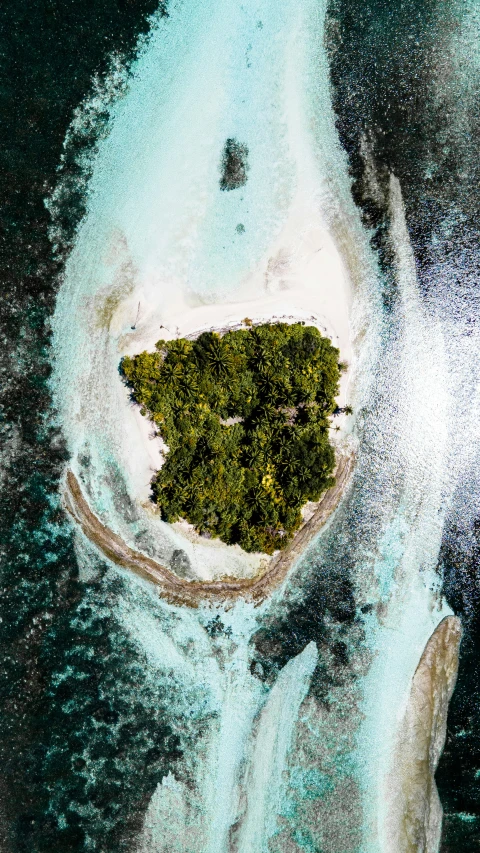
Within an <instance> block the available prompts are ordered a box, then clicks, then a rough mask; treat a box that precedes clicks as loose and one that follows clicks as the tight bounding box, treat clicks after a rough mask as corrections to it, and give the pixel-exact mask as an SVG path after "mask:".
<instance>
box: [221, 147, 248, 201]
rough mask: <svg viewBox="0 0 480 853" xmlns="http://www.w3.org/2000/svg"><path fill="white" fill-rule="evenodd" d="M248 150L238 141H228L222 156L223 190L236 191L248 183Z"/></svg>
mask: <svg viewBox="0 0 480 853" xmlns="http://www.w3.org/2000/svg"><path fill="white" fill-rule="evenodd" d="M247 158H248V148H247V146H246V145H243V144H242V143H240V142H238V141H237V140H236V139H227V141H226V143H225V148H224V149H223V155H222V163H221V170H222V177H221V179H220V189H221V190H236V189H238V187H243V186H244V185H245V184H246V183H247V172H248V160H247Z"/></svg>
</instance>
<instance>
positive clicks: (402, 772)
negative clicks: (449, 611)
mask: <svg viewBox="0 0 480 853" xmlns="http://www.w3.org/2000/svg"><path fill="white" fill-rule="evenodd" d="M461 635H462V629H461V623H460V620H459V619H457V617H456V616H446V617H445V619H442V621H441V622H440V624H439V625H438V627H437V628H436V630H435V631H434V633H433V634H432V636H431V637H430V639H429V641H428V643H427V645H426V647H425V650H424V652H423V654H422V657H421V659H420V663H419V664H418V667H417V669H416V672H415V675H414V677H413V681H412V686H411V690H410V696H409V698H408V703H407V708H406V711H405V715H404V717H403V720H402V724H401V728H400V733H399V738H398V744H397V748H396V752H395V758H394V769H393V770H392V772H391V774H390V779H389V785H388V787H389V796H390V797H391V806H390V809H389V811H390V818H389V821H388V823H389V826H388V832H387V837H388V840H389V846H388V851H391V853H437V850H438V847H439V843H440V836H441V828H442V807H441V804H440V799H439V796H438V792H437V787H436V784H435V778H434V774H435V770H436V768H437V764H438V761H439V758H440V755H441V753H442V749H443V745H444V743H445V735H446V729H447V711H448V704H449V702H450V698H451V696H452V693H453V689H454V687H455V681H456V678H457V669H458V653H459V646H460V640H461Z"/></svg>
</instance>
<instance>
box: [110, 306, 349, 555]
mask: <svg viewBox="0 0 480 853" xmlns="http://www.w3.org/2000/svg"><path fill="white" fill-rule="evenodd" d="M343 369H344V365H343V364H342V363H341V362H340V361H339V351H338V349H336V348H335V347H334V346H332V343H331V341H330V340H329V339H328V338H326V337H324V336H322V334H321V333H320V332H319V330H318V329H317V328H316V327H314V326H306V325H305V324H304V323H292V324H288V323H263V324H261V325H257V326H252V325H248V323H245V327H244V328H240V329H236V330H234V331H227V332H225V334H221V333H218V332H204V333H203V334H201V335H199V336H198V337H197V338H196V339H195V340H190V339H186V338H181V339H177V340H173V341H168V342H167V341H164V340H160V341H158V343H157V344H156V350H155V352H153V353H149V352H142V353H140V354H138V355H135V356H133V357H129V356H125V357H124V358H123V359H122V362H121V371H122V373H123V375H124V377H125V379H126V381H127V382H128V384H129V385H130V387H131V388H132V396H133V399H134V400H135V401H136V402H137V403H139V404H140V405H141V406H142V414H143V415H145V416H148V417H149V418H150V419H151V420H152V421H153V422H154V424H155V425H156V429H157V431H158V433H159V434H160V436H161V437H162V439H163V441H164V442H165V444H166V446H167V449H168V452H166V455H165V461H164V463H163V465H162V467H161V468H160V470H159V471H158V472H157V474H156V475H155V477H154V479H153V481H152V489H153V498H154V500H155V501H156V503H157V504H158V506H159V508H160V511H161V514H162V518H163V519H164V520H165V521H167V522H169V523H173V522H176V521H178V520H179V519H184V520H186V521H188V522H189V523H190V524H192V525H193V526H194V528H195V530H196V531H197V532H198V533H199V534H200V535H202V536H206V537H218V538H219V539H221V540H222V541H223V542H225V543H226V544H229V545H234V544H238V545H240V546H241V547H242V548H243V549H244V550H245V551H249V552H254V551H255V552H258V551H260V552H263V553H266V554H272V553H273V552H274V551H277V550H282V549H284V548H285V547H286V546H287V545H288V543H289V542H290V541H291V540H292V538H293V535H294V533H295V532H296V531H297V530H298V528H299V527H300V526H301V524H302V514H301V510H302V507H303V506H304V505H305V504H306V503H307V502H308V501H318V500H320V497H321V495H322V494H323V492H325V490H326V489H328V488H330V487H331V486H332V485H333V484H334V477H333V472H334V469H335V452H334V449H333V447H332V445H331V443H330V440H329V427H330V423H329V418H330V416H331V414H332V413H333V411H334V410H335V407H336V402H335V397H336V395H337V394H338V388H339V380H340V375H341V372H342V370H343Z"/></svg>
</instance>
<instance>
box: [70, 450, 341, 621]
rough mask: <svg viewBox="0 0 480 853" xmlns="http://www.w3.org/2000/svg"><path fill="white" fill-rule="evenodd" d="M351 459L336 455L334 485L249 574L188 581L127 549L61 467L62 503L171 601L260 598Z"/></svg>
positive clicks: (336, 495)
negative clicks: (280, 547)
mask: <svg viewBox="0 0 480 853" xmlns="http://www.w3.org/2000/svg"><path fill="white" fill-rule="evenodd" d="M353 463H354V457H353V454H352V455H349V456H343V457H341V458H340V460H339V462H338V465H337V471H336V482H335V485H334V486H332V488H331V489H328V491H327V492H325V494H324V496H323V498H322V499H321V500H320V501H319V503H318V505H317V508H316V510H315V512H314V513H313V515H312V516H311V518H310V519H309V520H308V521H306V522H305V523H304V524H303V525H302V527H301V528H300V529H299V530H298V532H297V533H296V535H295V536H294V538H293V540H292V542H291V543H290V545H289V546H288V547H287V548H285V550H284V551H280V552H279V553H277V554H275V555H274V556H273V557H272V558H271V559H270V562H269V564H268V566H267V568H266V569H265V570H264V571H263V572H261V573H259V574H257V575H256V576H255V577H249V578H239V579H234V578H224V579H221V580H215V581H189V580H185V579H183V578H181V577H179V576H178V575H176V574H175V573H174V572H172V571H171V570H170V569H168V568H166V566H162V565H161V564H160V563H158V562H157V561H156V560H153V559H151V558H150V557H147V556H146V555H145V554H142V553H141V552H140V551H135V550H133V549H132V548H130V547H129V546H128V545H127V544H126V542H124V541H123V539H121V537H120V536H117V535H116V534H115V533H113V531H111V530H109V528H108V527H106V526H105V525H104V524H102V522H101V521H100V520H99V518H98V517H97V516H96V515H95V514H94V513H93V512H92V510H91V509H90V507H89V505H88V502H87V501H86V499H85V497H84V495H83V493H82V489H81V487H80V484H79V482H78V480H77V478H76V477H75V474H74V473H73V472H72V471H68V472H67V477H66V483H65V492H64V498H65V506H66V509H67V510H68V512H69V513H70V515H71V516H72V518H73V519H74V520H75V521H76V522H77V523H78V524H79V526H80V527H81V529H82V531H83V533H84V534H85V536H87V538H88V539H89V540H90V541H91V542H92V543H93V544H94V545H96V547H97V548H98V549H99V550H100V551H101V552H102V553H103V554H104V555H105V557H107V558H108V559H109V560H111V561H112V562H113V563H115V564H116V565H117V566H122V567H123V568H126V569H130V570H131V571H133V572H135V574H137V575H139V576H140V577H142V578H145V579H146V580H149V581H152V582H153V583H154V584H156V585H157V586H158V587H159V590H160V595H161V596H162V597H163V598H166V599H167V600H168V601H170V602H171V603H172V604H186V605H188V606H190V607H195V606H197V605H198V603H199V602H200V601H202V600H207V601H225V600H234V599H238V598H246V599H249V600H250V601H254V602H255V603H256V604H260V603H261V602H262V601H263V600H264V599H265V598H266V597H267V596H268V595H269V594H270V593H271V592H272V591H273V590H274V589H275V588H276V587H277V586H279V584H280V583H281V582H282V581H283V580H284V579H285V577H286V575H287V572H288V570H289V569H290V567H291V566H292V565H293V563H294V562H296V560H297V559H299V557H300V556H301V555H302V553H303V552H304V551H305V549H306V548H307V547H308V545H309V543H310V542H311V540H312V539H313V538H314V536H315V535H316V534H317V533H318V532H319V530H320V529H321V527H322V526H323V525H324V524H325V522H326V521H327V519H328V518H329V516H330V515H331V514H332V512H333V511H334V510H335V509H336V508H337V506H338V504H339V502H340V499H341V497H342V495H343V493H344V491H345V489H346V487H347V485H348V483H349V480H350V475H351V473H352V470H353Z"/></svg>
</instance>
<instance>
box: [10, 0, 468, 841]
mask: <svg viewBox="0 0 480 853" xmlns="http://www.w3.org/2000/svg"><path fill="white" fill-rule="evenodd" d="M156 5H157V4H156V3H155V2H150V0H135V2H129V0H123V2H120V0H118V2H113V0H112V1H111V0H95V1H94V2H89V3H82V4H79V3H73V2H47V0H44V2H39V0H36V2H34V3H32V4H30V5H29V6H28V7H26V6H25V7H23V6H21V5H20V4H19V3H18V2H4V3H3V4H2V7H1V10H0V20H1V26H0V57H1V62H2V69H3V73H2V84H1V88H0V98H1V116H2V125H1V129H0V133H1V140H2V144H1V146H0V157H1V166H2V167H1V168H0V185H1V208H2V210H1V217H2V238H1V239H2V243H1V249H0V265H1V274H2V285H3V286H2V292H1V294H0V306H1V327H2V331H1V333H2V380H1V394H2V397H1V409H0V416H1V429H2V451H1V452H2V466H1V477H2V491H1V508H0V530H1V548H2V551H1V554H2V557H1V561H2V623H1V627H2V631H1V637H0V642H1V668H2V669H1V690H2V702H1V708H0V714H1V719H0V726H1V730H2V738H1V746H0V748H1V764H2V774H1V781H0V792H1V809H0V846H1V849H2V850H5V851H10V850H11V851H25V853H26V851H29V853H35V851H39V853H40V851H42V853H43V851H45V853H50V851H51V853H54V851H58V852H59V853H68V851H105V853H107V851H111V853H117V851H127V850H131V849H133V844H134V839H135V837H136V836H137V835H138V831H139V828H140V825H141V822H142V820H143V815H144V811H145V808H146V805H147V803H148V800H149V798H150V797H151V795H152V792H153V791H154V789H155V787H156V785H157V783H158V782H159V781H160V780H161V778H162V777H163V776H164V775H165V774H166V773H168V771H169V770H170V769H172V768H174V767H176V765H177V764H178V761H179V759H180V757H181V756H182V754H183V753H184V752H188V750H189V749H193V748H194V745H195V744H197V743H198V742H199V739H200V738H201V735H202V731H201V722H196V721H195V720H193V721H191V722H190V723H189V724H188V725H185V724H184V725H182V726H181V727H180V726H178V727H177V726H175V725H174V722H172V718H171V715H168V714H167V705H168V704H169V703H171V702H172V693H171V692H170V691H169V693H168V695H165V694H164V693H163V694H162V690H165V688H164V686H163V687H159V686H158V685H157V684H156V683H155V681H154V680H152V679H150V678H149V677H148V666H147V662H146V660H145V659H144V658H143V657H142V656H141V654H140V653H139V651H138V649H137V648H136V647H134V646H133V645H132V644H131V643H130V642H129V640H128V639H127V638H126V637H125V633H124V630H123V629H122V626H121V625H120V623H119V622H117V621H116V619H115V617H114V616H113V615H112V613H113V612H114V604H115V601H116V600H117V599H118V597H119V596H121V595H123V596H126V597H128V590H126V589H125V588H123V587H122V581H121V580H119V579H118V578H112V576H111V575H110V574H109V573H107V572H106V569H105V567H103V566H102V565H101V563H99V564H98V566H96V567H95V568H96V576H95V580H94V581H92V582H90V583H88V584H85V583H84V582H82V581H80V579H79V572H78V566H77V561H76V556H75V550H74V546H73V540H72V536H71V531H70V527H69V525H68V523H67V522H66V520H65V519H64V516H63V513H62V510H61V507H60V503H59V498H58V480H59V477H60V474H61V471H62V469H63V465H64V461H65V451H64V448H63V444H62V437H61V435H60V434H59V433H58V432H57V431H56V430H55V429H54V428H53V427H52V426H50V424H51V423H52V422H53V413H52V410H51V402H50V398H49V393H48V386H47V380H48V376H49V373H50V361H49V359H50V351H49V317H50V315H51V313H52V311H53V307H54V301H55V293H56V289H57V286H58V280H59V276H60V275H61V268H62V260H61V258H60V259H59V258H58V257H57V258H55V257H54V255H53V251H52V246H51V243H50V240H49V236H48V228H49V224H50V221H49V215H48V211H47V209H46V207H45V204H44V199H45V197H46V196H48V194H49V192H50V191H51V189H52V188H53V186H54V184H55V183H56V180H57V168H58V166H59V163H60V157H61V154H62V143H63V139H64V137H65V134H66V131H67V128H68V126H69V124H70V122H71V119H72V115H73V111H74V110H75V108H76V107H77V106H78V104H79V103H80V102H81V101H82V100H83V99H84V98H85V97H86V96H88V94H89V93H90V91H91V86H92V78H93V76H94V75H95V74H97V75H100V77H101V75H102V74H104V73H105V72H106V71H107V69H108V67H109V60H110V57H111V54H112V53H113V52H118V53H119V54H120V55H121V57H124V58H125V59H126V60H128V57H131V56H132V55H133V49H134V45H135V42H136V39H137V37H138V35H139V34H140V33H141V32H142V31H145V29H146V28H147V23H146V22H147V16H148V15H149V14H151V13H152V12H153V11H154V10H155V8H156ZM467 11H468V8H467V6H466V4H465V5H463V6H462V5H459V6H458V7H457V6H456V5H455V6H454V5H453V4H451V5H450V6H449V7H448V8H446V7H445V4H440V3H439V2H424V3H421V2H419V0H417V2H415V3H414V2H413V0H411V1H410V0H407V2H402V3H397V2H395V3H389V4H387V3H380V2H378V3H375V2H372V0H362V2H360V0H349V2H346V0H337V2H334V3H332V4H331V7H330V13H329V27H328V33H329V52H330V60H331V71H332V83H333V90H334V104H335V109H336V112H337V116H338V129H339V133H340V137H341V140H342V143H343V145H344V146H345V148H346V150H347V152H348V155H349V162H350V166H351V173H352V177H353V179H354V183H353V192H354V196H355V200H356V202H357V203H358V204H359V206H360V207H361V209H362V212H363V216H364V221H365V224H366V225H367V226H368V227H370V228H371V229H372V244H373V245H374V246H375V247H376V248H377V249H378V252H379V255H380V258H381V261H382V264H383V269H384V273H385V281H386V286H385V293H384V301H385V306H386V308H387V310H388V309H389V307H390V306H391V305H393V304H394V302H395V286H394V283H393V278H392V277H391V276H390V275H389V269H390V267H389V265H390V262H391V257H390V249H389V243H388V237H387V235H388V225H389V223H388V212H387V208H386V204H385V203H384V201H383V199H384V198H386V197H387V193H386V186H387V181H388V177H389V173H390V171H393V172H394V174H395V175H396V176H397V177H398V178H399V179H400V182H401V187H402V192H403V197H404V201H405V206H406V214H407V224H408V227H409V231H410V236H411V240H412V244H413V247H414V252H415V258H416V262H417V271H418V274H419V280H420V283H421V287H422V293H423V295H424V298H425V300H426V301H427V303H428V304H429V305H430V306H431V305H434V306H435V310H436V311H439V312H440V313H441V312H442V311H443V312H451V314H452V316H453V317H454V318H455V320H456V323H457V327H460V328H461V329H462V330H463V332H464V333H465V335H468V334H469V333H470V331H471V330H472V329H473V328H474V326H475V321H476V316H477V314H478V292H479V291H478V281H477V279H478V266H479V261H478V258H479V255H478V245H479V237H480V234H479V233H478V232H479V228H480V225H479V223H480V217H479V214H480V210H479V209H478V207H479V203H478V197H479V193H478V189H477V188H478V185H479V174H478V171H479V165H478V155H477V151H476V145H477V143H476V140H477V139H478V138H479V134H478V131H479V130H480V128H478V127H477V124H478V122H479V121H480V111H479V110H478V100H477V95H476V86H475V83H476V80H475V69H474V67H473V64H472V62H471V59H472V57H471V53H470V58H468V56H467V59H466V60H465V63H463V65H462V63H460V66H461V67H460V70H459V68H458V67H457V65H456V64H455V61H454V59H455V55H454V54H455V50H457V54H458V52H460V51H462V50H465V51H467V52H468V50H470V48H469V47H468V44H467V43H466V41H465V43H464V41H462V31H461V22H462V16H464V15H465V14H466V12H467ZM457 34H458V35H457ZM452 40H453V41H452ZM452 44H453V47H452ZM457 58H458V55H457ZM462 74H464V75H466V76H467V77H468V79H469V85H468V86H465V85H463V84H462V85H460V82H459V80H460V78H461V77H462ZM462 79H463V78H462ZM477 88H478V87H477ZM459 93H460V94H459ZM94 132H95V133H98V132H101V127H99V126H98V124H97V126H96V128H95V131H94ZM94 141H95V139H94V133H93V134H92V138H91V139H88V138H85V139H84V140H83V144H85V145H86V146H87V147H88V146H91V145H93V144H94ZM366 152H367V155H368V156H366ZM372 164H373V165H372ZM372 168H373V169H374V172H375V175H376V179H377V183H378V186H379V187H380V191H379V192H376V193H372V191H371V170H372ZM63 169H64V174H65V172H67V173H68V170H70V172H71V177H72V185H75V178H76V176H77V173H76V170H77V169H78V167H77V165H76V162H75V160H73V161H72V162H69V161H68V160H67V161H66V162H65V163H64V167H63ZM367 175H370V181H368V180H367ZM80 186H81V185H80ZM382 187H383V188H384V189H385V192H384V194H383V195H382V191H381V188H382ZM64 209H65V213H64V222H63V227H64V229H65V230H66V231H67V232H70V233H73V230H74V227H75V224H76V222H77V221H78V219H79V217H80V216H81V213H82V195H81V190H80V191H79V192H78V193H77V194H75V193H71V195H70V197H69V204H68V205H66V206H65V208H64ZM447 225H448V227H447ZM462 499H463V494H462V486H461V483H460V485H459V486H458V488H457V491H456V504H457V505H461V506H462V508H463V512H462V513H461V518H460V519H459V516H458V513H457V514H455V512H454V511H452V514H451V518H450V520H449V523H448V525H447V528H446V531H445V537H444V547H443V550H442V566H443V568H444V571H445V592H446V595H447V597H448V600H449V603H450V604H451V606H452V607H453V609H454V610H455V612H456V613H458V614H459V615H461V617H462V620H463V624H464V631H465V637H464V641H463V646H462V658H461V664H460V675H459V682H458V685H457V689H456V693H455V695H454V699H453V702H452V705H451V709H450V715H449V725H448V729H449V730H448V738H447V745H446V749H445V753H444V757H443V759H442V762H441V765H440V768H439V771H438V774H437V780H438V785H439V789H440V794H441V798H442V803H443V806H444V809H445V814H446V819H445V825H444V839H443V842H442V851H455V853H457V851H458V853H463V851H471V850H472V849H476V847H477V846H480V788H479V785H480V779H477V776H476V774H477V771H479V773H480V734H479V732H480V710H479V707H480V703H479V701H478V698H479V692H480V665H479V663H478V661H479V654H480V632H479V628H480V624H479V620H480V603H479V601H478V592H477V589H478V576H479V571H480V543H479V541H478V538H479V537H480V527H479V526H476V525H475V516H474V512H473V510H472V509H471V506H470V504H469V503H468V501H466V503H465V505H464V504H463V503H462ZM454 503H455V502H454ZM439 569H440V567H439ZM322 584H323V585H322ZM322 584H318V583H317V584H315V585H313V586H312V588H311V591H310V593H309V595H307V596H306V597H305V599H304V601H303V603H302V604H298V605H295V609H293V605H292V606H291V607H290V609H288V612H287V614H286V616H285V618H284V619H281V618H278V619H276V620H275V621H272V622H270V623H269V624H268V625H267V626H266V627H265V629H264V630H262V632H261V633H259V634H258V635H257V637H256V650H257V656H258V662H259V663H261V665H262V671H263V673H264V676H263V677H264V678H265V679H266V680H268V679H269V677H270V675H271V674H272V673H273V674H274V673H275V672H277V671H278V670H279V669H280V668H281V667H282V666H283V665H284V664H285V663H286V661H287V660H289V659H290V658H291V657H293V656H294V655H296V654H298V653H299V652H300V651H301V650H302V649H303V648H304V647H305V645H306V644H307V643H308V642H309V641H310V640H311V639H314V640H315V641H316V642H317V645H318V647H319V648H323V649H325V650H328V655H327V654H325V656H324V660H327V661H329V669H328V672H324V673H320V674H318V673H317V676H316V685H317V686H315V684H314V687H313V689H314V690H315V689H316V690H317V693H318V696H319V698H320V699H321V701H324V702H325V703H327V698H326V695H325V692H326V686H327V687H331V686H335V685H336V684H338V683H345V682H347V681H348V679H349V678H350V669H349V648H348V644H347V642H346V636H345V630H346V627H347V626H352V625H353V623H354V619H355V602H354V599H353V589H352V585H351V583H350V581H349V578H348V576H347V575H346V574H342V575H336V576H335V577H331V576H330V577H325V576H323V580H322ZM320 614H321V615H322V618H320ZM323 616H325V617H328V618H325V619H323ZM355 630H356V631H357V633H358V642H359V643H360V642H361V626H359V627H358V629H355ZM352 631H353V628H351V627H350V628H349V637H352ZM354 633H355V632H354ZM162 684H164V682H162ZM174 690H175V684H174V682H173V681H172V685H171V691H172V692H174Z"/></svg>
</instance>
